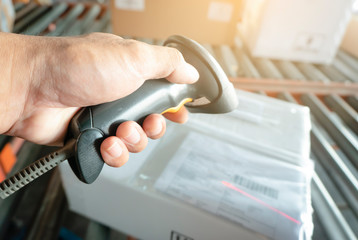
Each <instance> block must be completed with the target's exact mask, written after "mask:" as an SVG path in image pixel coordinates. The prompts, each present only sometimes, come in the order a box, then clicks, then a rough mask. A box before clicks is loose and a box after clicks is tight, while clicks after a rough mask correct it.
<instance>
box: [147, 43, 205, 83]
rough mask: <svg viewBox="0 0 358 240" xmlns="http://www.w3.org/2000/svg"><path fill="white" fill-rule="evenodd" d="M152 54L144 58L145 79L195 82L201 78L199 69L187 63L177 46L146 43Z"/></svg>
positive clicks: (149, 52)
mask: <svg viewBox="0 0 358 240" xmlns="http://www.w3.org/2000/svg"><path fill="white" fill-rule="evenodd" d="M146 45H147V47H148V48H151V49H150V50H149V51H146V52H147V53H148V54H150V56H147V58H146V59H143V60H144V61H145V63H144V64H143V65H142V67H143V69H142V71H141V72H142V73H143V74H145V76H144V77H145V79H158V78H166V79H167V80H168V81H170V82H173V83H185V84H188V83H194V82H196V81H197V80H198V79H199V73H198V71H197V70H196V69H195V68H194V67H193V66H192V65H190V64H189V63H187V62H186V61H185V59H184V57H183V55H182V54H181V52H180V51H179V50H177V49H175V48H171V47H163V46H152V45H148V44H146Z"/></svg>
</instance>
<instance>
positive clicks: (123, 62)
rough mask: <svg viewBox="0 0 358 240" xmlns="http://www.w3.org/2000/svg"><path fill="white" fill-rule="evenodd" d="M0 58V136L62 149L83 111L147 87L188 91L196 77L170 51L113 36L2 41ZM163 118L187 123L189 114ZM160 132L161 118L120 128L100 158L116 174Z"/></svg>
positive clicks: (11, 36) (5, 38)
mask: <svg viewBox="0 0 358 240" xmlns="http://www.w3.org/2000/svg"><path fill="white" fill-rule="evenodd" d="M4 46H6V48H5V47H4ZM0 54H1V55H0V65H1V66H5V68H4V67H3V68H1V69H0V73H1V75H2V76H3V80H2V82H1V86H0V87H1V90H0V91H1V92H0V93H1V96H0V111H1V112H0V122H1V124H0V133H5V134H8V135H12V136H18V137H22V138H24V139H26V140H29V141H32V142H35V143H39V144H51V145H54V144H55V145H58V144H62V143H63V141H64V137H65V134H66V131H67V126H68V124H69V122H70V120H71V119H72V117H73V116H74V114H75V113H76V112H77V111H78V110H79V108H81V107H85V106H90V105H97V104H100V103H104V102H110V101H113V100H116V99H119V98H123V97H125V96H127V95H129V94H130V93H132V92H134V91H135V90H136V89H138V88H139V87H140V86H141V85H142V84H143V83H144V81H146V80H148V79H158V78H166V79H167V80H168V81H171V82H173V83H193V82H195V81H196V80H197V79H198V77H199V74H198V72H197V71H196V70H195V68H193V67H192V66H191V65H189V64H187V63H186V62H185V61H184V59H183V57H182V55H181V54H180V52H179V51H177V50H176V49H173V48H167V47H159V46H151V45H148V44H145V43H141V42H138V41H134V40H124V39H121V38H120V37H117V36H114V35H111V34H100V33H96V34H90V35H86V36H80V37H61V38H47V37H32V36H22V35H15V34H5V33H0ZM1 56H3V57H1ZM6 66H7V67H6ZM166 117H167V118H168V119H170V120H172V121H174V122H179V123H181V122H185V121H186V119H187V111H186V109H185V108H182V109H181V110H180V111H179V112H178V113H175V114H170V113H167V114H166ZM164 132H165V120H164V118H163V117H162V116H161V115H159V114H153V115H150V116H148V117H147V118H146V119H145V120H144V122H143V125H142V127H141V126H139V125H138V124H137V123H136V122H133V121H129V122H125V123H122V124H121V125H120V126H119V127H118V129H117V133H116V136H110V137H108V138H107V139H105V140H104V141H103V143H102V145H101V154H102V157H103V159H104V160H105V162H106V163H107V164H109V165H111V166H116V167H118V166H122V165H123V164H124V163H125V162H126V161H127V160H128V154H129V153H128V152H139V151H141V150H143V149H144V148H145V147H146V145H147V141H148V140H147V137H149V138H152V139H157V138H160V137H161V136H162V135H163V134H164Z"/></svg>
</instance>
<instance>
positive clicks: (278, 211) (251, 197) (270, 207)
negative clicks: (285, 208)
mask: <svg viewBox="0 0 358 240" xmlns="http://www.w3.org/2000/svg"><path fill="white" fill-rule="evenodd" d="M221 183H222V184H224V185H225V186H226V187H228V188H230V189H232V190H235V191H237V192H239V193H241V194H242V195H244V196H246V197H248V198H250V199H252V200H254V201H256V202H257V203H259V204H261V205H263V206H265V207H266V208H268V209H270V210H272V211H274V212H276V213H278V214H280V215H281V216H284V217H285V218H287V219H288V220H290V221H292V222H294V223H296V224H298V225H300V224H301V222H300V221H298V220H296V219H294V218H293V217H291V216H289V215H287V214H286V213H284V212H281V211H280V210H278V209H276V208H274V207H272V206H270V205H269V204H267V203H265V202H264V201H262V200H260V199H258V198H256V197H254V196H252V195H250V194H248V193H247V192H245V191H243V190H241V189H239V188H237V187H236V186H234V185H232V184H231V183H229V182H226V181H221Z"/></svg>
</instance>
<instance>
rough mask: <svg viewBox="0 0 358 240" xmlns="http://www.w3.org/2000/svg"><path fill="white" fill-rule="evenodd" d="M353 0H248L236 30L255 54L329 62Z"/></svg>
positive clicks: (333, 54) (348, 16) (349, 13)
mask: <svg viewBox="0 0 358 240" xmlns="http://www.w3.org/2000/svg"><path fill="white" fill-rule="evenodd" d="M352 5H353V1H352V0H315V1H309V0H249V1H246V6H245V9H244V11H243V18H242V19H243V20H242V23H241V24H240V25H239V32H240V35H241V36H242V38H243V39H244V41H245V42H246V44H247V45H248V46H249V49H250V51H251V54H252V55H253V56H255V57H265V58H273V59H287V60H293V61H306V62H314V63H326V64H328V63H330V62H331V61H332V60H333V58H334V56H335V54H336V51H337V49H338V48H339V46H340V43H341V41H342V38H343V35H344V33H345V30H346V28H347V24H348V22H349V20H350V17H351V15H352Z"/></svg>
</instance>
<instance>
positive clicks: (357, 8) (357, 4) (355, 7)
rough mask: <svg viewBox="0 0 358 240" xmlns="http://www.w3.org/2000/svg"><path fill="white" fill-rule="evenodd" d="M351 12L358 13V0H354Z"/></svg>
mask: <svg viewBox="0 0 358 240" xmlns="http://www.w3.org/2000/svg"><path fill="white" fill-rule="evenodd" d="M353 12H354V13H356V14H358V0H356V1H355V2H354V4H353Z"/></svg>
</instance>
